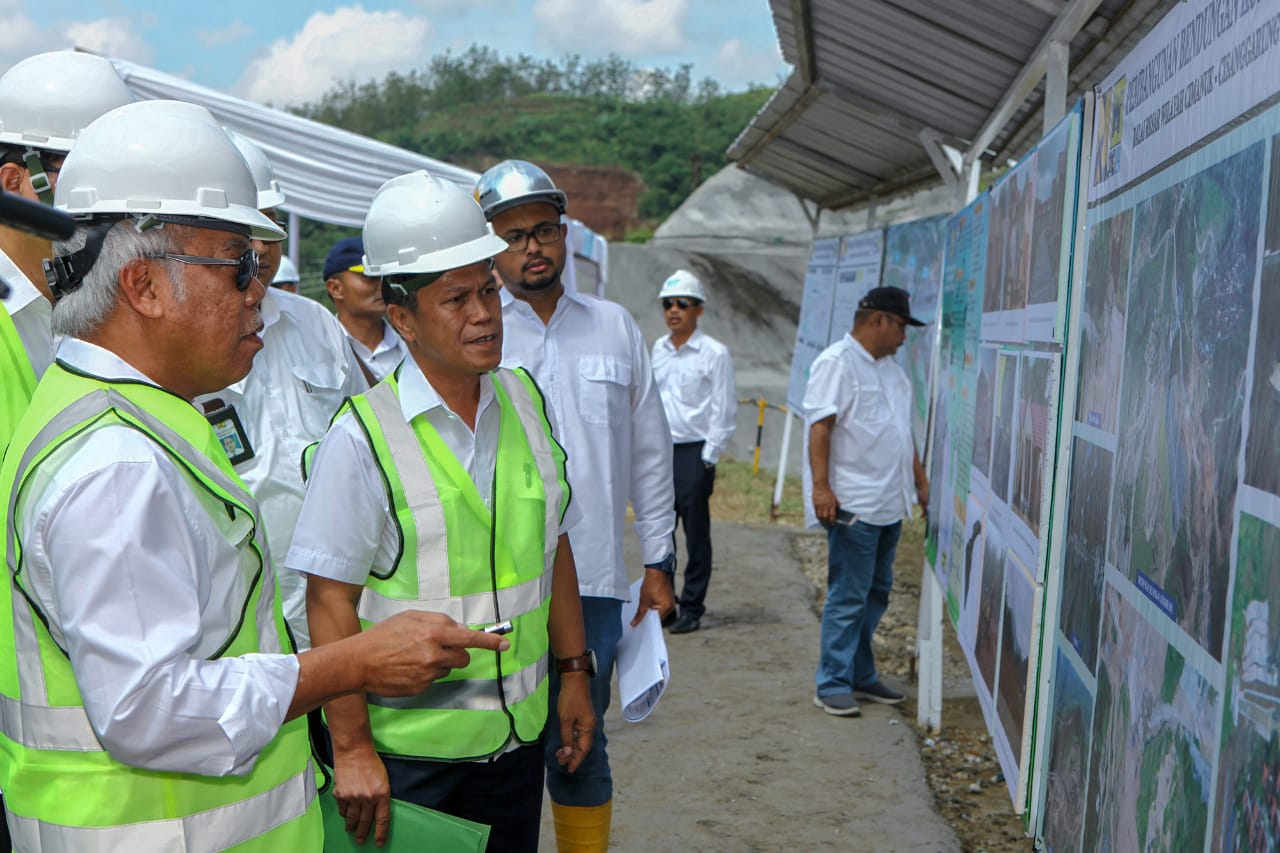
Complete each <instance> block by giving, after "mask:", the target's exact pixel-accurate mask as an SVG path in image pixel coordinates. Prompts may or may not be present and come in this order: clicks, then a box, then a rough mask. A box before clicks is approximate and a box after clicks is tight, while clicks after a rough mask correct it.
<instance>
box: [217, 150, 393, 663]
mask: <svg viewBox="0 0 1280 853" xmlns="http://www.w3.org/2000/svg"><path fill="white" fill-rule="evenodd" d="M228 135H229V136H230V137H231V141H232V142H234V143H235V144H236V147H237V148H238V149H239V150H240V154H241V155H242V156H243V157H244V159H245V161H246V162H247V163H248V164H249V169H250V171H251V172H252V173H253V180H254V184H255V185H256V186H257V189H258V209H259V210H260V211H261V212H262V214H263V215H264V216H266V217H267V218H268V219H272V220H275V219H276V207H277V206H279V205H281V204H284V203H285V194H284V192H283V190H281V188H280V184H279V182H277V181H276V179H275V173H274V172H273V170H272V168H271V163H270V161H268V160H267V156H266V154H265V153H263V151H262V149H261V148H259V147H258V146H257V144H256V143H254V142H253V141H252V140H250V139H248V138H247V137H245V136H243V135H241V134H237V133H234V132H230V131H229V132H228ZM276 224H277V225H279V224H280V223H279V222H277V223H276ZM252 245H253V249H254V251H256V252H257V253H258V277H259V280H260V281H262V282H263V283H264V284H265V283H266V282H268V281H271V280H272V279H273V278H274V276H275V274H276V270H277V269H278V268H279V266H280V263H281V259H282V256H281V247H282V246H283V242H282V240H253V241H252ZM259 311H260V312H261V314H262V322H263V329H262V332H261V333H260V335H259V336H260V337H261V338H262V351H261V352H259V353H258V355H257V357H256V358H255V359H254V360H253V369H252V370H250V371H249V375H248V376H246V377H244V378H243V379H241V380H240V381H239V382H236V383H235V384H234V385H231V386H229V387H227V388H224V389H222V390H221V391H218V392H215V393H213V394H206V395H204V396H202V397H200V398H198V399H197V400H196V403H197V405H199V406H200V407H201V408H202V410H203V411H204V413H205V417H207V418H208V419H209V423H210V424H212V425H213V428H214V431H215V432H216V433H217V434H218V437H219V438H220V439H221V440H222V442H223V445H224V446H225V447H227V448H228V454H227V455H228V456H229V457H230V458H231V462H232V464H233V465H235V469H236V473H237V474H239V475H240V479H242V480H244V484H245V485H246V486H248V487H249V491H251V492H253V496H254V497H255V498H257V499H258V505H259V506H260V507H261V509H262V522H263V524H264V525H265V526H266V529H267V538H268V540H269V541H270V543H271V550H272V551H274V552H275V553H276V554H278V555H280V556H283V555H285V554H287V553H288V552H289V546H290V544H292V542H293V531H294V527H295V526H296V525H297V523H298V513H299V512H301V511H302V499H303V497H304V496H305V495H306V492H307V488H306V484H305V483H304V482H303V481H302V451H303V450H304V449H306V447H307V445H309V444H311V443H313V442H316V441H319V440H320V438H321V437H322V436H323V435H324V433H325V430H327V429H328V428H329V421H330V419H331V418H332V417H333V415H334V413H335V412H337V411H338V407H339V406H341V405H342V401H343V400H345V399H346V398H347V397H350V396H353V395H355V394H359V393H360V392H361V391H364V390H366V389H367V388H368V387H369V383H368V382H366V381H365V378H364V374H363V373H362V372H361V370H360V365H359V363H357V362H356V357H355V354H354V353H353V352H352V351H351V347H350V346H348V344H347V340H346V335H345V334H344V333H343V329H342V326H341V325H340V324H339V323H338V321H337V319H336V318H335V317H334V316H333V315H332V314H330V313H329V312H328V311H326V310H325V308H324V306H322V305H321V304H320V303H318V302H315V301H314V300H311V299H306V298H304V297H301V296H297V295H294V294H292V293H287V292H285V291H282V290H280V289H279V288H275V287H269V288H267V291H266V293H265V294H264V295H263V297H262V302H261V303H259ZM278 575H279V581H280V600H281V605H282V606H283V607H284V616H285V619H286V620H287V621H288V623H289V630H290V631H291V632H292V634H293V639H294V642H295V644H296V645H297V647H298V648H299V649H305V648H308V647H309V646H310V637H309V634H308V630H307V614H306V599H307V582H306V579H305V578H304V577H303V576H301V575H299V574H298V573H296V572H291V571H288V570H285V569H283V568H282V570H281V571H280V572H279V573H278Z"/></svg>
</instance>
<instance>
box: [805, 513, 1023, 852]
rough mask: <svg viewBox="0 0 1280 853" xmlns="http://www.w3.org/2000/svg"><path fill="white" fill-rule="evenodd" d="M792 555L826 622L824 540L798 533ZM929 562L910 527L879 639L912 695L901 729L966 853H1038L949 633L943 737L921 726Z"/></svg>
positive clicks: (918, 532) (919, 533)
mask: <svg viewBox="0 0 1280 853" xmlns="http://www.w3.org/2000/svg"><path fill="white" fill-rule="evenodd" d="M792 547H793V548H794V550H795V555H796V559H797V560H798V561H799V562H800V565H801V568H802V570H803V572H804V574H805V576H806V577H807V578H808V579H809V581H810V582H811V583H812V584H813V590H814V598H813V607H814V613H815V615H819V614H821V612H822V610H821V607H822V597H823V589H824V587H825V585H826V572H827V562H826V561H827V548H826V539H825V537H823V536H822V535H821V534H813V533H801V532H798V531H797V532H795V533H793V536H792ZM923 562H924V550H923V525H921V524H918V523H917V524H916V525H914V526H912V527H908V528H907V530H906V531H905V532H904V534H903V538H902V541H901V542H900V543H899V546H898V553H897V557H896V559H895V561H894V583H893V595H892V597H891V598H890V603H889V610H888V612H886V613H885V616H884V619H883V620H881V622H880V629H879V630H878V631H877V633H876V636H875V643H876V661H877V666H878V667H879V669H880V671H881V673H882V674H883V675H886V676H888V677H891V678H893V679H894V680H895V681H896V682H897V683H898V684H899V685H900V686H901V687H902V688H903V689H904V690H905V691H906V692H907V694H908V695H907V700H906V701H905V702H904V703H903V704H902V706H901V709H902V716H903V722H904V723H905V724H907V725H909V726H911V728H912V729H913V730H915V731H916V734H917V736H918V738H919V741H920V744H921V758H922V759H923V760H924V766H925V770H926V772H927V773H928V779H929V789H930V791H932V793H933V798H934V804H935V808H936V809H937V811H938V813H939V814H940V815H942V816H943V818H945V819H946V821H947V823H948V824H949V825H950V826H951V828H952V829H953V830H954V831H955V833H956V835H957V836H959V838H960V844H961V847H962V849H964V850H965V851H968V853H1005V851H1009V853H1013V851H1019V853H1023V851H1028V850H1031V849H1032V842H1031V839H1029V838H1027V837H1026V835H1025V833H1024V830H1023V825H1022V819H1021V818H1019V817H1017V816H1016V815H1014V814H1013V805H1012V803H1011V802H1010V799H1009V788H1008V786H1007V785H1006V784H1005V780H1004V774H1003V773H1001V771H1000V764H999V762H998V761H997V760H996V754H995V751H994V750H993V748H992V746H991V736H990V735H989V734H987V728H986V723H985V722H984V720H983V717H982V708H981V707H980V706H979V705H978V700H977V698H976V697H975V696H974V695H973V687H972V682H971V680H970V675H969V666H968V663H967V662H966V661H965V658H964V652H963V651H961V649H960V646H959V644H958V643H957V642H956V637H955V632H954V631H953V630H952V629H951V628H950V626H948V627H947V628H946V630H945V641H944V650H943V654H944V659H943V703H942V732H941V734H938V735H930V734H929V733H928V732H924V731H923V730H921V729H919V728H918V727H917V726H916V722H915V721H916V704H915V691H914V689H911V688H914V685H915V681H916V674H915V642H916V625H917V613H918V610H919V606H920V567H921V565H922V564H923Z"/></svg>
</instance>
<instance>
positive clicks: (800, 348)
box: [787, 237, 840, 412]
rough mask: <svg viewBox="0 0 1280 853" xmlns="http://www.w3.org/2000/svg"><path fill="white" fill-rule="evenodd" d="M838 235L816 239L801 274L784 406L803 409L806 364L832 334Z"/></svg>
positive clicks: (807, 365)
mask: <svg viewBox="0 0 1280 853" xmlns="http://www.w3.org/2000/svg"><path fill="white" fill-rule="evenodd" d="M839 249H840V240H839V238H834V237H833V238H830V239H826V240H815V241H814V243H813V252H812V253H811V254H810V255H809V268H808V270H807V271H806V272H805V276H804V294H803V295H802V296H801V299H800V322H799V323H798V324H797V325H796V348H795V351H794V352H793V353H792V356H791V378H790V381H789V382H788V383H787V407H788V408H790V409H791V410H792V411H793V412H803V411H804V387H805V384H806V383H807V382H808V381H809V365H811V364H813V360H814V359H815V358H817V357H818V355H819V354H820V353H821V352H822V351H823V350H824V349H826V348H827V340H828V338H829V337H830V334H831V304H832V300H833V299H834V298H835V284H836V279H835V275H836V263H837V260H838V255H839Z"/></svg>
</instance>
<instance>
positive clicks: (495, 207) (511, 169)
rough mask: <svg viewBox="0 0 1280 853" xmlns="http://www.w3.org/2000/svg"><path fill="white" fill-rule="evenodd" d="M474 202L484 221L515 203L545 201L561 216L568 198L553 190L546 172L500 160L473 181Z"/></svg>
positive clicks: (554, 187) (528, 163)
mask: <svg viewBox="0 0 1280 853" xmlns="http://www.w3.org/2000/svg"><path fill="white" fill-rule="evenodd" d="M476 201H478V202H480V207H481V208H483V209H484V215H485V218H486V219H493V217H495V216H497V215H498V214H499V213H501V212H502V211H504V210H507V209H508V208H512V207H515V206H516V205H519V204H530V203H533V202H545V203H547V204H550V205H552V206H554V207H555V209H556V212H558V213H560V214H561V215H563V214H564V212H565V209H566V208H567V207H568V206H569V197H568V196H566V195H565V194H564V192H562V191H561V190H558V189H556V185H555V184H554V183H552V181H551V178H550V177H548V175H547V173H546V172H544V171H542V170H541V169H539V168H538V167H537V166H535V165H533V164H532V163H530V162H528V161H526V160H503V161H502V162H501V163H499V164H498V165H496V166H493V167H491V168H489V169H488V170H487V171H486V172H485V173H484V174H483V175H481V176H480V180H478V181H476Z"/></svg>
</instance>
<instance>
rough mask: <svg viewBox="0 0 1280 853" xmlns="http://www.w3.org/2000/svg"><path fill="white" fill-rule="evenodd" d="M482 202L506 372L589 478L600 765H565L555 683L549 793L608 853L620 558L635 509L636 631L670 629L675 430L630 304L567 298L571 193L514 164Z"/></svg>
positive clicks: (562, 835) (586, 550)
mask: <svg viewBox="0 0 1280 853" xmlns="http://www.w3.org/2000/svg"><path fill="white" fill-rule="evenodd" d="M476 199H477V200H478V201H479V202H480V206H481V207H482V208H484V213H485V216H486V217H487V218H488V220H489V221H490V222H491V223H492V224H493V228H494V231H495V233H497V235H498V236H499V237H501V238H502V239H504V240H506V242H507V249H506V251H505V252H503V253H502V254H499V255H498V256H497V257H496V258H495V259H494V260H495V262H496V265H497V271H498V274H499V275H500V276H501V278H502V281H503V283H504V285H505V287H504V289H503V291H502V302H503V309H502V322H503V329H504V335H505V340H504V342H503V349H502V352H503V359H502V361H503V366H504V367H524V368H525V369H527V370H528V371H529V372H530V373H531V374H532V375H533V378H534V379H535V380H537V382H538V384H539V386H540V387H541V388H542V391H543V393H544V394H545V396H546V397H547V400H548V401H549V402H550V403H551V406H552V408H553V409H554V410H555V412H556V415H557V417H558V419H559V424H560V427H561V430H562V431H561V436H562V443H563V444H564V447H565V451H566V452H567V453H568V456H569V459H570V460H571V461H570V463H569V464H570V466H571V467H572V469H573V470H574V471H575V472H587V473H585V474H578V475H576V477H575V481H574V489H575V501H578V502H579V505H580V506H581V507H582V514H583V520H582V522H581V523H580V524H578V525H577V526H575V527H574V528H573V529H572V530H570V531H569V539H570V541H571V542H572V545H573V552H574V554H576V555H577V566H578V581H579V589H580V591H581V593H582V615H583V623H584V626H585V628H586V633H587V645H588V646H589V647H590V648H592V649H594V650H595V653H596V658H597V672H598V675H597V677H596V678H594V679H592V682H591V698H592V703H593V705H594V706H595V711H596V719H597V720H598V721H599V728H598V729H597V735H596V741H595V746H594V748H593V749H592V750H591V754H590V755H588V756H587V758H586V760H585V761H583V763H582V765H581V766H580V767H579V768H578V769H577V770H576V771H575V772H569V771H568V770H567V768H565V767H564V766H561V765H560V763H559V762H558V761H557V760H556V758H555V756H556V753H557V751H558V750H559V749H560V747H561V743H560V725H559V721H558V720H557V719H556V717H555V714H554V708H555V696H556V694H557V691H558V689H559V678H558V676H557V674H556V673H554V672H553V673H552V684H551V690H552V701H551V705H552V709H553V714H552V715H551V717H550V718H549V719H548V721H547V730H546V740H547V744H546V757H547V760H546V765H547V791H548V793H549V794H550V795H551V805H552V812H553V814H554V816H555V826H556V839H557V842H558V844H559V846H560V849H561V850H566V851H567V850H573V851H583V853H586V851H603V850H606V849H607V848H608V844H609V827H610V824H611V815H612V802H613V777H612V774H611V772H610V768H609V758H608V753H607V752H606V749H605V746H606V744H607V742H608V741H607V738H606V736H605V735H606V733H605V730H604V725H603V723H604V718H605V711H606V710H607V709H608V706H609V699H610V686H611V679H612V677H613V666H614V654H615V649H616V646H617V644H618V640H619V638H620V637H621V633H622V603H623V602H624V601H626V600H627V599H628V598H629V597H630V591H629V586H630V584H629V583H628V578H627V567H626V564H625V562H624V561H623V556H622V528H623V523H624V522H625V520H626V512H627V503H628V501H630V503H631V506H632V509H633V510H634V511H635V531H636V536H637V537H638V538H639V540H640V550H641V554H642V560H643V562H644V567H645V568H644V581H643V584H642V586H641V591H640V601H639V606H638V610H637V612H636V619H635V623H633V624H638V622H639V620H640V619H641V618H642V617H643V616H644V615H645V614H646V613H647V612H648V611H649V610H650V609H655V608H656V609H657V610H658V611H659V612H660V613H661V614H662V615H663V616H664V618H665V617H666V616H668V615H669V614H673V613H674V612H675V600H674V594H673V591H672V582H671V576H672V575H673V574H674V572H675V555H674V553H673V552H672V539H671V536H672V533H673V531H674V529H675V512H674V511H673V509H672V507H673V505H674V503H675V492H674V488H673V486H672V480H671V431H670V429H669V428H668V427H667V418H666V415H665V414H664V413H663V410H662V401H661V399H659V396H658V388H657V385H656V384H655V383H654V381H653V368H652V367H651V365H650V362H649V351H648V348H647V347H646V346H645V343H644V339H643V337H642V335H641V334H640V329H639V327H638V326H637V325H636V322H635V320H634V319H633V318H632V317H631V315H630V314H629V313H627V310H626V309H625V308H623V307H622V306H620V305H617V304H615V303H612V302H606V301H603V300H600V299H595V298H592V297H587V296H582V295H580V294H577V293H572V292H569V291H567V290H566V289H565V287H564V284H563V282H562V281H561V274H562V273H563V272H564V267H565V263H566V260H567V258H566V247H565V240H564V237H565V233H566V227H565V226H564V225H563V224H562V223H561V221H560V217H561V215H562V214H563V213H564V212H565V207H566V205H567V203H568V199H567V197H566V196H565V194H564V193H563V192H561V191H560V190H558V189H557V188H556V187H555V184H554V183H552V181H551V179H550V178H549V177H548V176H547V174H546V173H545V172H543V171H542V170H541V169H540V168H538V167H537V166H535V165H533V164H532V163H527V162H525V161H523V160H506V161H503V162H502V163H499V164H498V165H496V166H494V167H492V168H491V169H489V170H488V171H486V172H485V173H484V174H483V175H481V176H480V180H479V181H478V182H477V184H476Z"/></svg>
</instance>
